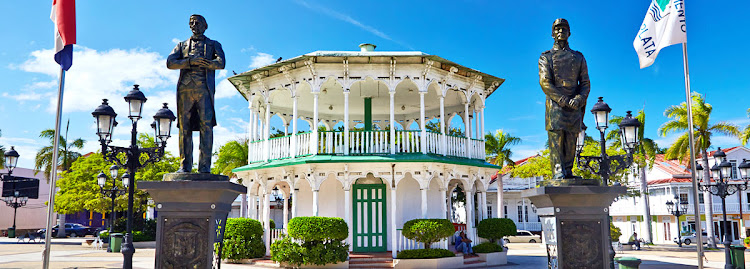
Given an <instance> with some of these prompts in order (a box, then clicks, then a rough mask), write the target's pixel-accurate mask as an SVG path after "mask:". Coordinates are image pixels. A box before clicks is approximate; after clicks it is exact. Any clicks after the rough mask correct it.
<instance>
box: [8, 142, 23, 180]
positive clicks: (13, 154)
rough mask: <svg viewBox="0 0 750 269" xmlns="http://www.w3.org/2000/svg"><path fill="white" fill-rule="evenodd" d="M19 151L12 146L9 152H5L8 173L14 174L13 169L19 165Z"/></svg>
mask: <svg viewBox="0 0 750 269" xmlns="http://www.w3.org/2000/svg"><path fill="white" fill-rule="evenodd" d="M18 156H20V155H19V154H18V151H16V149H15V148H14V147H13V146H11V147H10V150H9V151H6V152H5V168H8V173H9V174H10V173H13V169H15V168H16V165H18Z"/></svg>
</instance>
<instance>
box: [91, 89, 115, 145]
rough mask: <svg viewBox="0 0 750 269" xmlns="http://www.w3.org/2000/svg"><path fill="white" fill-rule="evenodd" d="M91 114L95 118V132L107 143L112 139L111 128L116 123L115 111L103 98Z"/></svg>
mask: <svg viewBox="0 0 750 269" xmlns="http://www.w3.org/2000/svg"><path fill="white" fill-rule="evenodd" d="M91 115H93V116H94V118H96V134H97V135H99V140H100V141H101V142H102V143H104V144H105V145H106V144H108V143H109V142H110V141H112V128H114V127H115V125H117V123H116V121H115V118H116V117H117V113H115V110H114V109H112V107H111V106H109V104H107V99H103V100H102V104H101V105H99V107H97V108H96V109H95V110H94V112H92V113H91Z"/></svg>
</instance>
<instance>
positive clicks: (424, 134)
mask: <svg viewBox="0 0 750 269" xmlns="http://www.w3.org/2000/svg"><path fill="white" fill-rule="evenodd" d="M424 95H425V92H422V91H420V92H419V125H420V128H421V129H422V137H421V139H422V141H421V143H420V144H422V145H421V150H422V154H427V128H425V126H426V123H425V121H426V120H425V117H424Z"/></svg>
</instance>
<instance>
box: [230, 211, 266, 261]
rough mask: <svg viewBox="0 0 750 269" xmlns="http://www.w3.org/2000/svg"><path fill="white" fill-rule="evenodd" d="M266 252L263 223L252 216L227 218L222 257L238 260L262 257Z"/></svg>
mask: <svg viewBox="0 0 750 269" xmlns="http://www.w3.org/2000/svg"><path fill="white" fill-rule="evenodd" d="M265 254H266V246H265V244H264V243H263V225H262V224H261V223H260V222H259V221H257V220H254V219H250V218H230V219H227V222H226V227H225V228H224V248H223V249H222V252H221V258H222V259H228V260H230V261H238V260H242V259H252V258H260V257H263V256H264V255H265Z"/></svg>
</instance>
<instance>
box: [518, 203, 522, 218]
mask: <svg viewBox="0 0 750 269" xmlns="http://www.w3.org/2000/svg"><path fill="white" fill-rule="evenodd" d="M518 222H523V206H520V205H519V206H518Z"/></svg>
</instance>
